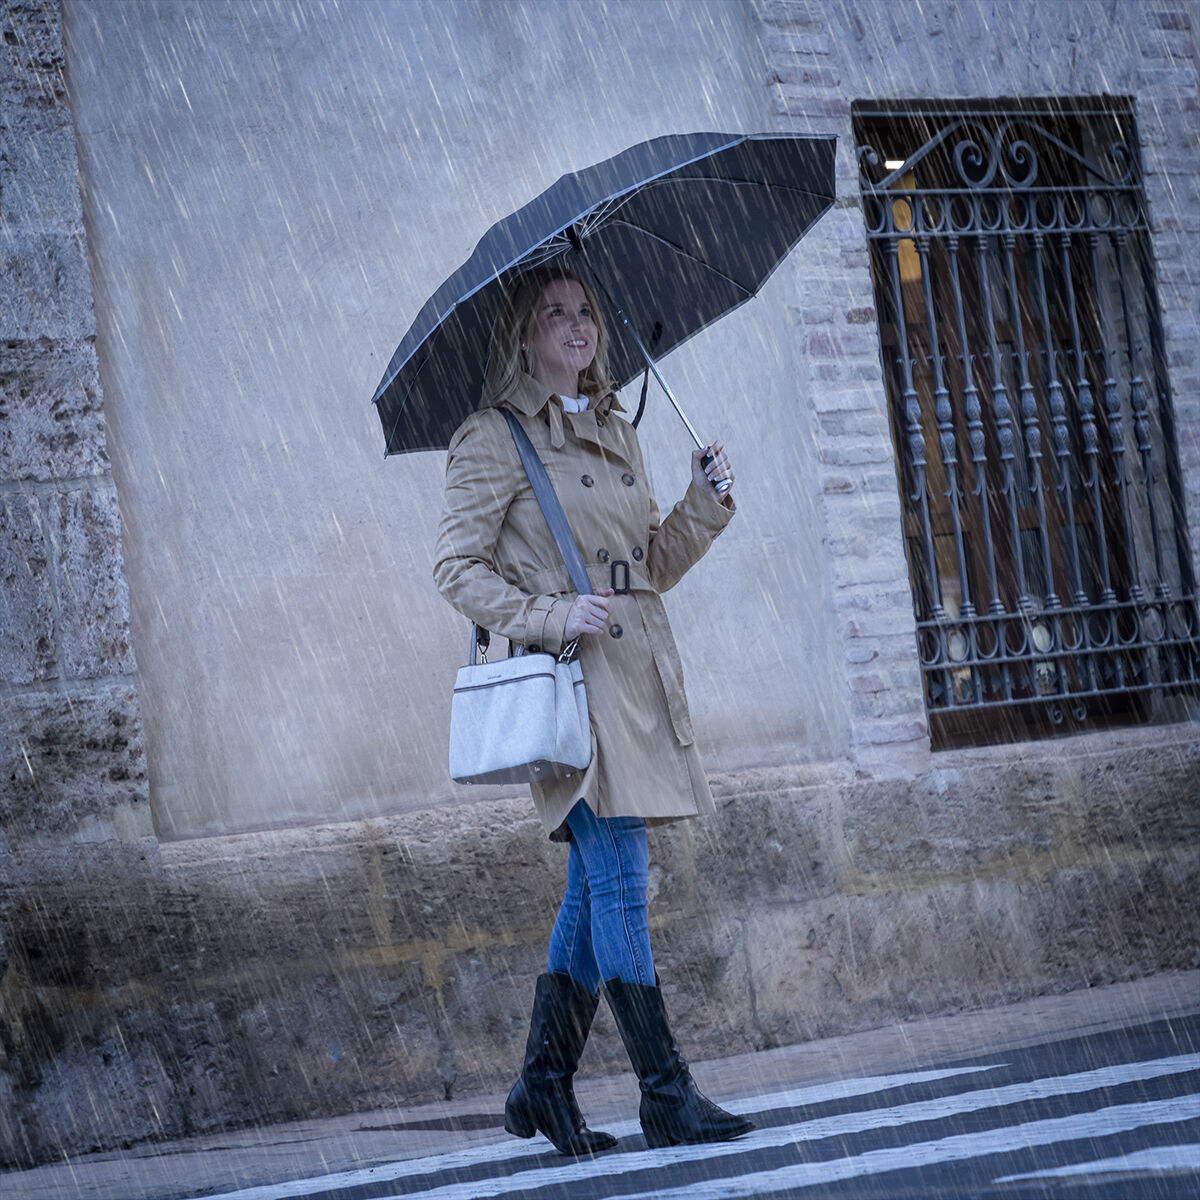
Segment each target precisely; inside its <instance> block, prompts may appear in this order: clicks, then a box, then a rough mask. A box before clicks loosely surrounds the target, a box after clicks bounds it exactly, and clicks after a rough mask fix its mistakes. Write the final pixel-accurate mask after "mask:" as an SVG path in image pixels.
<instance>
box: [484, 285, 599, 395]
mask: <svg viewBox="0 0 1200 1200" xmlns="http://www.w3.org/2000/svg"><path fill="white" fill-rule="evenodd" d="M560 279H566V280H570V281H571V282H573V283H577V284H579V286H580V287H581V288H583V294H584V296H585V297H586V299H587V302H588V306H589V307H590V308H591V310H592V320H593V321H595V323H596V353H595V355H594V356H593V358H592V361H591V362H590V363H589V364H588V366H587V367H586V369H584V370H583V371H581V372H580V373H579V390H580V392H581V393H582V394H583V395H585V396H587V397H589V398H595V397H599V396H606V395H608V393H609V392H611V391H612V390H613V381H612V379H611V378H610V377H609V374H608V330H607V328H606V327H605V324H604V317H603V316H602V315H601V312H600V306H599V305H598V304H597V303H596V297H595V296H594V295H593V294H592V289H591V288H590V287H588V285H587V284H586V283H585V282H584V281H583V280H582V279H580V277H579V276H578V275H576V274H575V272H574V271H569V270H567V268H566V267H533V268H532V269H531V270H528V271H525V272H523V273H522V274H520V275H518V276H517V277H516V279H514V280H513V282H512V283H511V284H509V285H508V287H507V288H506V289H505V291H504V296H503V297H502V298H501V300H500V306H499V308H497V310H496V320H495V322H494V324H493V325H492V340H491V344H490V345H489V346H488V358H487V366H486V368H485V372H484V379H483V395H482V397H481V400H480V407H481V408H489V407H491V406H493V405H497V404H503V403H504V401H505V400H507V399H508V398H509V396H511V395H512V394H513V392H515V391H516V390H517V387H518V386H519V384H520V380H521V375H522V374H523V373H526V374H527V373H528V367H527V363H526V359H525V355H524V353H523V351H522V349H521V344H522V343H523V342H527V341H528V340H529V338H530V337H531V336H532V334H533V325H534V321H535V320H536V319H537V314H538V310H539V309H540V308H541V304H542V296H543V295H545V292H546V288H548V287H549V286H550V284H552V283H555V282H557V281H558V280H560Z"/></svg>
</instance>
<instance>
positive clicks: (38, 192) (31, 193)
mask: <svg viewBox="0 0 1200 1200" xmlns="http://www.w3.org/2000/svg"><path fill="white" fill-rule="evenodd" d="M82 226H83V206H82V202H81V199H80V194H79V166H78V158H77V156H76V152H75V131H74V129H73V128H72V125H71V118H70V113H69V111H68V110H67V109H66V107H65V106H63V107H55V108H45V107H42V106H39V105H18V104H10V105H8V106H7V107H6V110H5V120H4V122H3V123H2V124H0V230H4V231H5V235H6V237H12V236H13V235H14V234H16V233H69V232H73V231H76V230H79V229H81V228H82Z"/></svg>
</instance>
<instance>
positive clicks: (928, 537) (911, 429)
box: [888, 234, 946, 621]
mask: <svg viewBox="0 0 1200 1200" xmlns="http://www.w3.org/2000/svg"><path fill="white" fill-rule="evenodd" d="M888 267H889V270H890V273H891V277H892V295H893V296H894V297H895V301H896V327H897V332H898V334H899V338H900V366H901V368H902V370H903V372H904V418H905V421H906V423H907V427H908V452H909V457H910V459H911V461H912V468H913V494H912V500H913V501H914V502H915V503H916V504H917V505H919V507H920V511H921V537H922V541H923V542H924V546H923V550H924V554H925V572H926V575H927V577H928V583H929V597H930V601H931V603H932V605H933V611H932V613H931V614H930V615H931V616H932V617H933V618H934V620H936V621H944V620H945V619H946V610H945V609H944V608H943V607H942V591H941V587H940V586H939V584H938V576H937V560H936V558H935V556H934V551H933V525H932V523H931V522H930V519H929V486H928V483H927V481H926V478H925V435H924V433H923V432H922V430H921V404H920V401H918V399H917V389H916V388H915V387H914V385H913V373H912V359H910V358H909V356H908V323H907V322H906V321H905V319H904V291H903V288H902V287H901V284H900V237H899V235H898V234H897V235H896V236H894V237H891V238H889V239H888Z"/></svg>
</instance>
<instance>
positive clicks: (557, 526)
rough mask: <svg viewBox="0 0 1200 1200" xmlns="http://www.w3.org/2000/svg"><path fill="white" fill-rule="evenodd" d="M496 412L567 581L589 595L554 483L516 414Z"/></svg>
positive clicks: (578, 556) (577, 551) (581, 562)
mask: <svg viewBox="0 0 1200 1200" xmlns="http://www.w3.org/2000/svg"><path fill="white" fill-rule="evenodd" d="M500 411H501V412H502V413H503V414H504V419H505V420H506V421H507V422H508V427H509V429H510V430H512V436H513V441H514V442H516V444H517V453H518V454H519V455H520V456H521V463H522V465H523V466H524V467H525V473H526V474H527V475H528V476H529V482H530V483H531V484H532V485H533V494H534V495H535V496H536V497H537V502H538V504H540V505H541V507H542V515H543V516H544V517H545V518H546V524H547V525H549V526H550V532H551V533H552V534H553V535H554V540H555V542H556V543H557V544H558V550H559V553H560V554H561V555H562V556H563V562H565V563H566V564H567V571H568V573H569V574H570V576H571V584H572V586H573V587H574V588H575V590H576V591H577V592H578V593H579V594H580V595H581V596H587V595H590V594H591V591H592V585H591V581H590V580H589V579H588V575H587V570H586V569H585V568H584V565H583V558H582V557H581V555H580V553H579V547H578V546H577V545H576V544H575V535H574V534H573V533H572V532H571V526H570V525H568V524H567V515H566V513H564V512H563V510H562V505H561V504H560V503H559V502H558V496H557V495H556V494H555V491H554V485H553V484H552V483H551V482H550V477H549V476H548V475H547V474H546V468H545V467H544V466H543V465H542V460H541V459H540V458H538V453H537V451H536V450H535V449H534V448H533V443H532V442H531V441H530V440H529V434H527V433H526V432H525V430H524V428H523V427H522V425H521V422H520V421H518V420H517V418H516V415H515V414H514V413H512V412H510V411H509V410H508V409H507V408H502V409H501V410H500Z"/></svg>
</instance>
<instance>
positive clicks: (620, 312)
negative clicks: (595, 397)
mask: <svg viewBox="0 0 1200 1200" xmlns="http://www.w3.org/2000/svg"><path fill="white" fill-rule="evenodd" d="M580 250H581V251H582V247H580ZM581 257H583V255H582V254H581ZM584 261H586V258H585V259H584ZM588 274H589V275H591V277H592V280H593V281H594V283H595V284H596V286H597V287H598V288H599V289H600V291H601V292H603V293H604V298H605V300H607V301H608V304H609V307H610V308H611V309H612V310H613V312H615V313H616V314H617V316H618V317H620V318H621V324H622V325H624V326H625V328H626V329H628V330H629V336H630V337H631V338H633V340H634V341H635V342H636V343H637V348H638V349H639V350H640V351H641V352H642V357H643V358H644V359H645V360H646V366H647V367H649V368H650V370H651V371H653V372H654V378H655V379H657V380H658V385H659V387H661V388H662V390H663V391H664V392H666V394H667V399H668V400H670V402H671V407H672V408H673V409H674V410H675V411H676V412H677V413H678V414H679V419H680V420H681V421H682V422H683V423H684V425H685V426H686V427H687V431H688V433H690V434H691V435H692V441H693V442H695V443H696V448H697V449H698V450H707V449H708V447H707V446H706V445H705V444H704V443H703V442H702V441H701V440H700V435H699V434H698V433H697V432H696V431H695V429H693V428H692V423H691V421H689V420H688V419H687V414H686V413H685V412H684V411H683V409H682V408H680V407H679V401H678V400H676V399H675V396H674V394H673V393H672V391H671V389H670V388H669V387H668V386H667V381H666V380H665V379H664V378H663V377H662V374H661V373H660V372H659V369H658V367H657V366H655V364H654V359H652V358H651V357H650V351H649V350H647V349H646V346H645V343H644V342H643V341H642V339H641V338H640V337H638V334H637V330H636V329H634V327H633V325H632V324H630V321H629V318H628V317H627V316H626V315H625V310H624V309H623V308H622V307H621V306H620V305H619V304H618V303H617V302H616V301H615V300H614V299H613V298H612V293H611V292H610V291H609V290H608V288H606V287H605V286H604V281H603V280H602V279H601V278H600V276H599V275H597V274H596V272H595V271H594V270H593V269H592V264H591V263H588Z"/></svg>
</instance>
